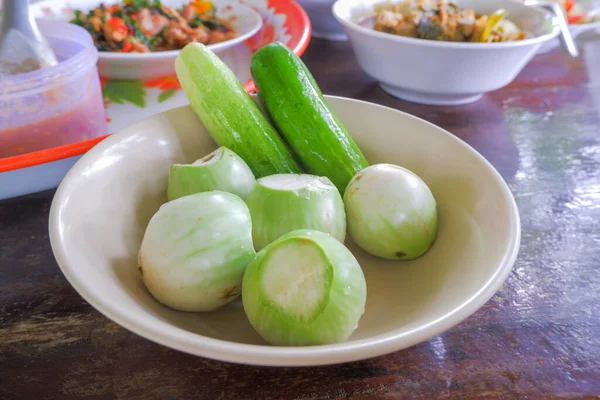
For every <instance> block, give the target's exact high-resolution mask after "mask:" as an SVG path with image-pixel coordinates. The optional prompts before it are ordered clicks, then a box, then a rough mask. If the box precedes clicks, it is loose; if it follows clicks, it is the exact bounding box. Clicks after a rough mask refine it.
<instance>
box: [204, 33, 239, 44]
mask: <svg viewBox="0 0 600 400" xmlns="http://www.w3.org/2000/svg"><path fill="white" fill-rule="evenodd" d="M234 37H236V34H235V33H234V32H220V31H214V32H211V33H210V35H209V38H208V44H213V43H221V42H223V41H225V40H229V39H233V38H234Z"/></svg>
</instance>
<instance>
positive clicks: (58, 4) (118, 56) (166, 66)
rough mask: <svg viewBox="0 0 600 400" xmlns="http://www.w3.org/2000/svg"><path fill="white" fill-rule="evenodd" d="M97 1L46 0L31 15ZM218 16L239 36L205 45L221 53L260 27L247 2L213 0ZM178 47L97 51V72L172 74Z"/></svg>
mask: <svg viewBox="0 0 600 400" xmlns="http://www.w3.org/2000/svg"><path fill="white" fill-rule="evenodd" d="M102 3H104V4H106V5H110V4H116V3H122V0H106V1H102ZM162 3H163V4H164V5H166V6H170V7H181V5H183V4H185V3H188V1H184V0H163V1H162ZM99 4H100V1H99V0H59V1H56V0H46V1H41V2H39V3H35V4H32V5H31V10H32V14H33V15H34V17H36V18H58V19H67V20H68V19H70V18H71V17H72V14H69V13H65V8H69V9H80V10H83V11H88V10H91V9H93V8H95V7H97V6H98V5H99ZM213 4H214V6H215V8H216V9H217V14H216V15H217V16H218V17H219V18H222V19H224V20H227V21H231V24H232V25H233V27H234V28H235V30H236V31H237V32H238V34H239V36H238V37H236V38H234V39H231V40H227V41H225V42H221V43H216V44H211V45H209V46H208V47H209V48H210V49H211V50H212V51H213V52H215V53H216V54H220V53H222V52H223V51H225V50H227V49H229V48H231V47H233V46H235V45H237V44H239V43H242V42H243V41H244V40H246V39H248V38H250V37H252V36H253V35H254V34H255V33H256V32H258V31H259V30H260V28H261V26H262V17H261V16H260V14H259V13H257V12H256V11H254V10H253V9H252V8H250V7H249V6H247V5H244V4H241V3H238V2H235V1H225V0H214V1H213ZM177 54H179V50H172V51H160V52H154V53H111V52H105V51H101V52H98V72H99V73H100V76H102V77H105V78H109V79H152V78H158V77H163V76H170V75H175V67H174V63H175V58H176V57H177Z"/></svg>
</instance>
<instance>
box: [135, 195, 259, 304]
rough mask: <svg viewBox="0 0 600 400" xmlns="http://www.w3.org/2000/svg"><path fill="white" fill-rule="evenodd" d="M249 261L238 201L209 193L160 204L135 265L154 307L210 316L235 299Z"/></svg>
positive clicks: (248, 226)
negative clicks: (153, 301)
mask: <svg viewBox="0 0 600 400" xmlns="http://www.w3.org/2000/svg"><path fill="white" fill-rule="evenodd" d="M255 255H256V252H255V251H254V247H253V246H252V222H251V219H250V212H249V211H248V207H246V204H245V203H244V201H243V200H242V199H240V198H239V197H238V196H235V195H233V194H230V193H226V192H221V191H212V192H204V193H197V194H193V195H190V196H185V197H181V198H179V199H177V200H173V201H170V202H168V203H165V204H163V205H162V206H161V207H160V209H159V210H158V212H157V213H156V214H155V215H154V216H153V217H152V219H151V220H150V223H149V224H148V227H147V228H146V231H145V234H144V238H143V240H142V245H141V248H140V251H139V256H138V264H139V270H140V272H141V274H142V279H143V281H144V284H145V285H146V287H147V288H148V290H149V291H150V293H151V294H152V296H154V298H156V299H157V300H158V301H159V302H160V303H162V304H164V305H166V306H169V307H171V308H174V309H176V310H180V311H212V310H215V309H217V308H219V307H221V306H223V305H225V304H227V303H229V302H230V301H232V300H233V299H235V298H236V297H238V295H239V294H240V292H241V284H242V279H243V275H244V270H245V269H246V266H247V265H248V263H249V262H250V261H251V260H252V259H253V258H254V256H255Z"/></svg>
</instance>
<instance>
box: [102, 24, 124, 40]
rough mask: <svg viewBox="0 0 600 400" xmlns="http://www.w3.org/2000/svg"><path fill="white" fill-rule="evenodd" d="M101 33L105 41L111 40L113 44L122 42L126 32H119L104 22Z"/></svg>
mask: <svg viewBox="0 0 600 400" xmlns="http://www.w3.org/2000/svg"><path fill="white" fill-rule="evenodd" d="M102 32H104V37H105V38H106V40H112V41H113V42H122V41H123V40H124V39H125V38H126V37H127V30H126V29H125V30H120V29H117V28H115V26H113V25H112V24H110V23H109V22H105V23H104V24H103V25H102Z"/></svg>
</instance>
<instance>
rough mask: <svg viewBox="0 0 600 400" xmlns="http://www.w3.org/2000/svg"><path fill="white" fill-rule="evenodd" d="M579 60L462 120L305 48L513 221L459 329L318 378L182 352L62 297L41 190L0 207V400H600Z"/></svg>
mask: <svg viewBox="0 0 600 400" xmlns="http://www.w3.org/2000/svg"><path fill="white" fill-rule="evenodd" d="M581 50H582V55H581V56H580V57H579V58H578V59H569V58H568V57H566V56H565V55H564V54H563V53H562V52H560V51H554V52H552V53H549V54H546V55H542V56H538V57H536V58H535V59H534V60H533V61H532V62H531V63H530V64H529V65H528V66H527V68H526V70H525V71H523V73H522V74H521V75H520V76H519V77H518V78H517V79H516V81H515V82H513V83H512V84H511V85H509V86H508V87H506V88H504V89H502V90H499V91H497V92H494V93H491V94H489V95H486V96H485V97H484V98H483V99H482V100H480V101H479V102H477V103H474V104H471V105H467V106H462V107H430V106H422V105H417V104H411V103H407V102H403V101H400V100H397V99H394V98H392V97H390V96H389V95H387V94H385V93H384V92H383V91H382V90H381V89H380V88H379V87H378V86H377V84H376V83H375V82H374V81H373V80H371V79H370V78H368V77H367V76H366V75H365V74H364V73H363V72H362V71H361V70H360V68H359V67H358V65H357V63H356V61H355V60H354V57H353V54H352V51H351V48H350V46H349V44H348V43H345V42H326V41H322V40H317V39H315V40H313V42H312V43H311V45H310V46H309V48H308V51H307V53H306V54H305V56H304V57H303V58H304V60H305V61H306V63H307V65H308V67H309V68H310V70H311V71H313V73H314V75H315V78H316V80H317V81H318V82H319V84H320V85H321V87H322V89H323V91H324V92H325V93H328V94H334V95H340V96H346V97H354V98H358V99H362V100H366V101H371V102H375V103H378V104H383V105H386V106H389V107H393V108H396V109H399V110H403V111H406V112H409V113H411V114H414V115H416V116H418V117H421V118H423V119H425V120H427V121H430V122H433V123H435V124H437V125H439V126H441V127H443V128H445V129H448V130H449V131H450V132H452V133H454V134H455V135H457V136H459V137H460V138H462V139H464V140H465V141H466V142H468V143H469V144H471V145H472V146H474V147H475V148H476V149H477V150H478V151H479V152H481V153H482V154H483V155H484V156H485V157H486V158H487V159H488V160H490V161H491V163H492V164H493V165H494V166H495V167H496V168H497V169H498V170H499V171H500V173H501V174H502V175H503V176H504V178H505V179H506V181H507V182H508V184H509V186H510V188H511V190H512V191H513V193H514V195H515V198H516V200H517V204H518V206H519V210H520V213H521V218H522V246H521V250H520V254H519V257H518V260H517V262H516V265H515V267H514V269H513V271H512V273H511V275H510V277H509V278H508V280H507V282H506V284H505V285H504V287H503V288H502V289H501V290H500V291H499V292H498V293H497V294H496V295H495V296H494V297H493V298H492V300H490V301H489V302H488V303H487V304H486V305H485V306H484V307H483V308H481V309H480V310H479V311H478V312H476V313H475V314H474V315H473V316H471V317H470V318H468V319H467V320H466V321H464V322H463V323H461V324H459V325H458V326H457V327H455V328H453V329H451V330H450V331H448V332H445V333H444V334H442V335H440V336H438V337H435V338H433V339H431V340H429V341H427V342H424V343H421V344H419V345H416V346H414V347H412V348H410V349H407V350H404V351H400V352H397V353H394V354H390V355H387V356H383V357H378V358H375V359H370V360H366V361H361V362H356V363H352V364H346V365H335V366H328V367H323V368H300V369H294V368H284V369H276V368H260V367H248V366H242V365H234V364H227V363H221V362H216V361H211V360H207V359H202V358H199V357H193V356H189V355H186V354H183V353H179V352H177V351H173V350H170V349H167V348H165V347H162V346H159V345H156V344H154V343H151V342H149V341H147V340H145V339H142V338H141V337H138V336H136V335H134V334H132V333H130V332H128V331H126V330H125V329H123V328H121V327H119V326H117V325H116V324H114V323H112V322H111V321H109V320H108V319H106V318H105V317H104V316H102V315H101V314H99V313H98V312H97V311H95V310H94V309H93V308H92V307H91V306H90V305H88V304H87V303H86V302H85V301H84V300H83V299H82V298H81V297H80V296H79V295H78V294H77V293H76V292H75V290H74V289H73V288H72V287H71V286H70V285H69V283H68V282H67V281H66V280H65V278H64V277H63V275H62V273H61V272H60V270H59V268H58V266H57V264H56V262H55V261H54V257H53V255H52V251H51V248H50V244H49V240H48V228H47V224H48V212H49V207H50V203H51V200H52V196H53V194H54V192H53V191H48V192H43V193H39V194H35V195H31V196H26V197H21V198H17V199H12V200H6V201H3V202H0V399H80V398H83V399H113V398H114V399H191V398H194V399H210V400H213V399H214V400H216V399H236V400H237V399H288V400H292V399H294V400H300V399H302V400H317V399H345V398H353V399H404V398H406V399H438V398H451V399H480V398H490V399H546V398H569V399H600V41H599V40H596V41H595V42H594V41H589V42H585V43H583V44H582V49H581ZM407 62H409V61H408V60H407ZM450 78H451V77H449V79H450Z"/></svg>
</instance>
